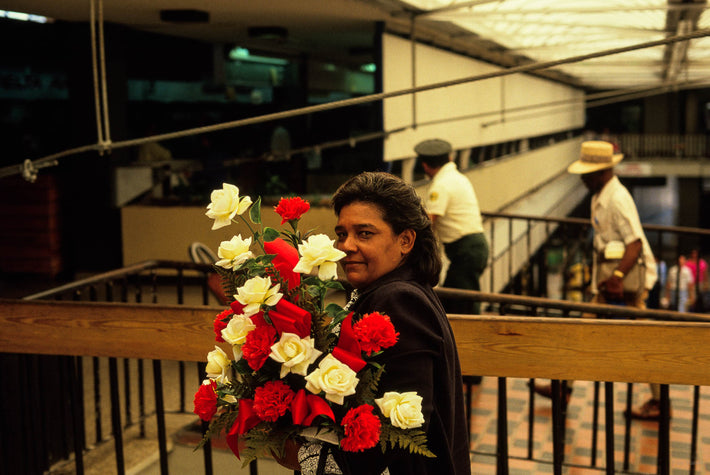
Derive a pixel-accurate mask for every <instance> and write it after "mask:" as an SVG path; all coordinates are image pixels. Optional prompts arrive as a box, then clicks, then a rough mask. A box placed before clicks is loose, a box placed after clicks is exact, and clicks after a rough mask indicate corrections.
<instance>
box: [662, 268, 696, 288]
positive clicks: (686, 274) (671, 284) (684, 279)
mask: <svg viewBox="0 0 710 475" xmlns="http://www.w3.org/2000/svg"><path fill="white" fill-rule="evenodd" d="M666 282H667V283H668V288H669V289H670V290H675V289H676V283H677V282H678V265H674V266H673V267H671V268H670V270H669V271H668V278H667V279H666ZM694 283H695V278H693V273H692V272H691V270H690V269H688V268H687V267H685V266H683V267H682V268H681V269H680V290H681V291H683V290H685V291H687V290H688V285H689V284H694Z"/></svg>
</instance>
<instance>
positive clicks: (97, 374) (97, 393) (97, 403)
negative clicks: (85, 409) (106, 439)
mask: <svg viewBox="0 0 710 475" xmlns="http://www.w3.org/2000/svg"><path fill="white" fill-rule="evenodd" d="M91 362H92V366H93V372H94V417H95V418H96V420H95V421H94V430H95V431H96V437H95V441H96V443H97V444H98V443H100V442H101V441H102V440H103V428H102V426H101V417H102V411H101V371H100V368H99V358H98V356H94V357H92V358H91Z"/></svg>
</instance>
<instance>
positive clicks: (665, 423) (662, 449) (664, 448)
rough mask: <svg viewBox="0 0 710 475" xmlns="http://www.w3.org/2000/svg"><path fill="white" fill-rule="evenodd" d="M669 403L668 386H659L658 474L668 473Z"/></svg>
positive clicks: (665, 474)
mask: <svg viewBox="0 0 710 475" xmlns="http://www.w3.org/2000/svg"><path fill="white" fill-rule="evenodd" d="M669 411H670V401H669V399H668V385H667V384H661V418H660V420H659V421H658V456H657V459H658V473H659V475H668V474H669V473H670V421H669V420H670V414H669Z"/></svg>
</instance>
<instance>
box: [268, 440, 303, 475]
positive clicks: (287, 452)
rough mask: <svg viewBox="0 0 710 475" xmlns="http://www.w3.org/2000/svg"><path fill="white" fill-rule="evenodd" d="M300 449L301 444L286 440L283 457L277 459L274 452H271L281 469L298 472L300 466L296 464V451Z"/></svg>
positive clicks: (277, 455) (277, 456)
mask: <svg viewBox="0 0 710 475" xmlns="http://www.w3.org/2000/svg"><path fill="white" fill-rule="evenodd" d="M300 448H301V444H300V443H298V442H296V441H295V440H293V439H286V444H285V445H284V454H283V457H279V454H277V453H276V452H273V451H272V452H271V454H272V455H273V456H274V459H275V460H276V461H277V462H278V463H279V464H280V465H282V466H283V467H286V468H288V469H291V470H296V471H300V470H301V464H299V463H298V449H300Z"/></svg>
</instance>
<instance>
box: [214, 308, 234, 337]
mask: <svg viewBox="0 0 710 475" xmlns="http://www.w3.org/2000/svg"><path fill="white" fill-rule="evenodd" d="M232 315H234V312H233V311H232V309H231V308H228V309H227V310H225V311H224V312H222V313H220V314H219V315H217V317H215V319H214V334H215V336H216V338H215V340H217V341H224V338H222V330H224V329H225V328H227V324H229V321H230V320H231V319H232V317H231V316H232Z"/></svg>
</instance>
